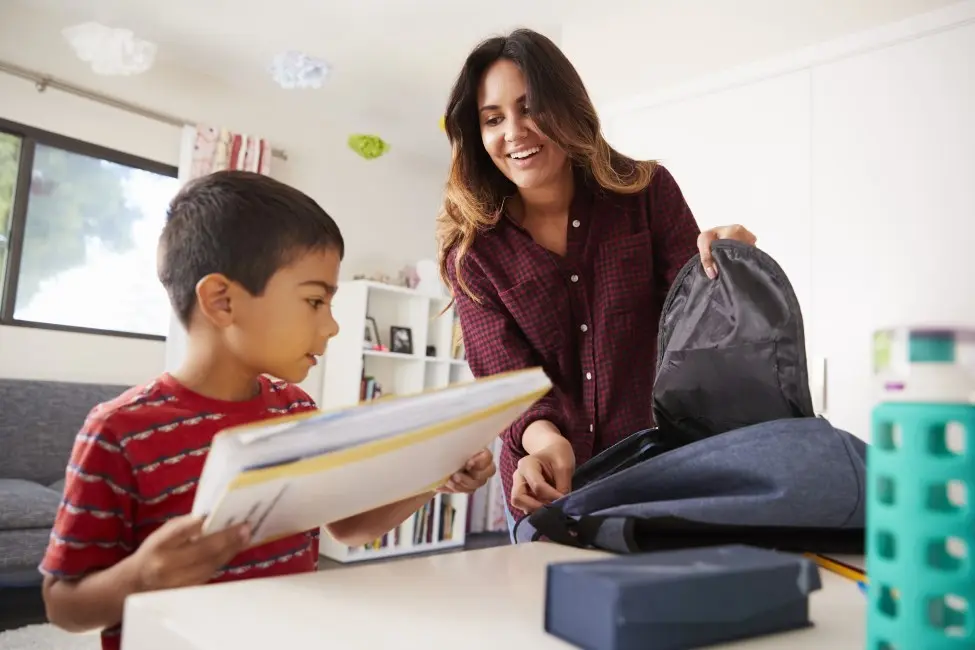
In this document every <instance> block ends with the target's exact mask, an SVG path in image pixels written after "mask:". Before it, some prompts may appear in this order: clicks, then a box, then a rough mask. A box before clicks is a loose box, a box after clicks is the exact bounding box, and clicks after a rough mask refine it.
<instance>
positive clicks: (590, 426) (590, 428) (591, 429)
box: [589, 424, 593, 433]
mask: <svg viewBox="0 0 975 650" xmlns="http://www.w3.org/2000/svg"><path fill="white" fill-rule="evenodd" d="M592 431H593V426H592V425H591V424H590V425H589V433H592Z"/></svg>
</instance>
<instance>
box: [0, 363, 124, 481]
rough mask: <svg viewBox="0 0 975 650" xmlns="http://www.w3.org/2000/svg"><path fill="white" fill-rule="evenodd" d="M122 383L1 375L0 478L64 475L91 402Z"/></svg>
mask: <svg viewBox="0 0 975 650" xmlns="http://www.w3.org/2000/svg"><path fill="white" fill-rule="evenodd" d="M126 389H127V386H120V385H110V384H81V383H74V382H67V381H36V380H26V379H0V449H2V450H3V453H2V454H0V478H22V479H27V480H29V481H37V482H38V483H42V484H44V485H50V484H51V483H53V482H54V481H57V480H59V479H61V478H63V477H64V468H65V466H66V465H67V464H68V459H69V457H70V456H71V448H72V447H73V446H74V439H75V436H76V435H77V433H78V431H79V430H80V429H81V427H82V425H83V424H84V422H85V418H86V417H87V416H88V413H89V411H91V409H92V408H94V407H95V406H96V405H98V404H101V403H103V402H107V401H109V400H111V399H114V398H115V397H118V395H120V394H121V393H123V392H124V391H125V390H126Z"/></svg>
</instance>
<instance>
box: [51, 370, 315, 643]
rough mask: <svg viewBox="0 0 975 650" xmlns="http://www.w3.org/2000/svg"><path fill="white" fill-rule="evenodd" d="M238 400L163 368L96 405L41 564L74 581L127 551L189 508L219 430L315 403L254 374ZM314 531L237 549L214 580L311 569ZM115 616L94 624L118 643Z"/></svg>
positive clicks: (293, 388)
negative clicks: (194, 387)
mask: <svg viewBox="0 0 975 650" xmlns="http://www.w3.org/2000/svg"><path fill="white" fill-rule="evenodd" d="M260 386H261V392H260V394H259V395H258V396H257V397H255V398H253V399H250V400H247V401H244V402H227V401H221V400H215V399H211V398H208V397H204V396H202V395H199V394H197V393H194V392H193V391H190V390H189V389H187V388H185V387H184V386H182V385H181V384H179V383H178V382H177V381H176V380H175V379H173V378H172V377H171V376H170V375H168V374H164V375H162V376H161V377H159V378H158V379H156V380H155V381H153V382H152V383H150V384H148V385H145V386H140V387H136V388H132V389H129V390H128V391H126V392H125V393H123V394H122V395H120V396H119V397H117V398H116V399H114V400H112V401H110V402H106V403H104V404H99V405H98V406H96V407H95V408H93V409H92V411H91V412H90V413H89V415H88V418H87V419H86V420H85V423H84V425H83V427H82V429H81V431H80V432H79V433H78V436H77V438H76V440H75V444H74V449H73V451H72V453H71V460H70V461H69V463H68V467H67V472H66V482H65V486H64V495H63V498H62V501H61V506H60V507H59V509H58V513H57V517H56V519H55V522H54V528H53V530H52V531H51V539H50V542H49V544H48V548H47V552H46V554H45V556H44V559H43V560H42V561H41V565H40V567H39V568H40V571H41V572H42V573H44V574H47V575H50V576H54V577H56V578H58V579H62V580H77V579H80V578H82V577H84V576H86V575H88V574H90V573H93V572H96V571H99V570H102V569H106V568H108V567H110V566H113V565H115V564H117V563H118V562H120V561H121V560H123V559H124V558H125V557H127V556H128V555H130V554H131V553H132V552H133V551H134V550H135V549H136V548H138V547H139V545H140V544H141V543H142V542H143V541H144V540H145V539H146V537H148V536H149V535H150V534H151V533H152V532H153V531H154V530H156V529H157V528H159V526H161V525H162V524H163V523H164V522H165V521H166V520H168V519H170V518H172V517H176V516H180V515H185V514H188V513H189V512H190V511H191V509H192V506H193V498H194V495H195V494H196V485H197V482H198V481H199V479H200V474H201V473H202V471H203V464H204V462H205V460H206V456H207V452H208V451H209V449H210V442H211V440H213V437H214V435H216V433H217V432H219V431H220V430H222V429H225V428H227V427H232V426H236V425H240V424H246V423H249V422H255V421H258V420H264V419H267V418H270V417H275V416H280V415H284V414H287V413H298V412H302V411H309V410H312V409H314V408H315V403H314V401H313V400H312V399H311V398H310V397H309V396H308V395H307V394H306V393H305V392H304V391H303V390H301V389H300V388H298V387H297V386H294V385H291V384H288V383H286V382H280V381H276V380H271V379H268V378H265V377H261V379H260ZM317 566H318V530H312V531H307V532H304V533H299V534H296V535H292V536H290V537H286V538H283V539H278V540H276V541H272V542H268V543H267V544H262V545H261V546H257V547H254V548H251V549H248V550H246V551H244V552H243V553H241V554H239V555H238V556H236V557H235V558H234V559H233V560H231V561H230V563H229V564H228V565H227V566H225V567H223V568H222V569H221V570H220V571H219V572H218V573H217V574H216V575H215V576H214V578H213V580H212V582H223V581H229V580H241V579H247V578H258V577H265V576H276V575H285V574H293V573H302V572H308V571H314V570H315V569H316V568H317ZM120 644H121V624H120V625H118V626H115V627H113V628H110V629H107V630H104V631H103V632H102V648H103V650H117V649H118V648H119V646H120Z"/></svg>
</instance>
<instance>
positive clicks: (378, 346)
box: [362, 316, 383, 350]
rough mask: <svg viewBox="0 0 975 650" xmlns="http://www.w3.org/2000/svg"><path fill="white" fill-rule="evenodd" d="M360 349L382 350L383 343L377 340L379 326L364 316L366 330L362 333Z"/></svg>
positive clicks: (374, 320) (370, 317) (372, 319)
mask: <svg viewBox="0 0 975 650" xmlns="http://www.w3.org/2000/svg"><path fill="white" fill-rule="evenodd" d="M362 347H363V348H365V349H366V350H382V348H383V341H382V339H381V338H379V326H378V325H377V324H376V319H375V318H373V317H372V316H366V328H365V332H363V338H362Z"/></svg>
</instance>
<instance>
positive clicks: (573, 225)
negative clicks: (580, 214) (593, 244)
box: [572, 219, 582, 228]
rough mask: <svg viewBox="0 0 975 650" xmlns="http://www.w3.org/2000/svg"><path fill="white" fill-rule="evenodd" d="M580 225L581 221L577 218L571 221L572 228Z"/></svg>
mask: <svg viewBox="0 0 975 650" xmlns="http://www.w3.org/2000/svg"><path fill="white" fill-rule="evenodd" d="M581 225H582V222H581V221H579V220H578V219H576V220H575V221H573V222H572V227H573V228H578V227H579V226H581Z"/></svg>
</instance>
